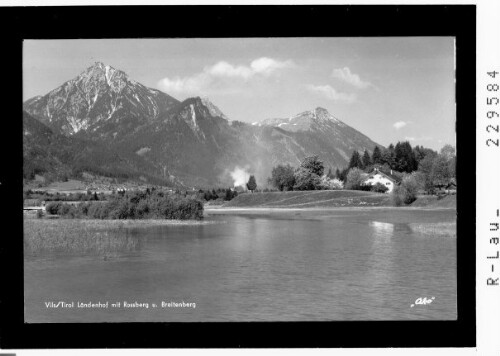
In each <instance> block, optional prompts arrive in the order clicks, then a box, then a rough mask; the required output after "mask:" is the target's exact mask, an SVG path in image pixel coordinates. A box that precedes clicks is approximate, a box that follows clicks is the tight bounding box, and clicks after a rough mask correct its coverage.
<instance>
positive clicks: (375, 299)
mask: <svg viewBox="0 0 500 356" xmlns="http://www.w3.org/2000/svg"><path fill="white" fill-rule="evenodd" d="M205 215H206V220H207V221H210V222H213V223H211V224H204V225H192V226H187V225H177V226H175V225H172V226H151V227H145V228H144V227H143V228H129V229H126V230H125V232H124V234H130V236H134V237H137V238H138V239H140V240H141V245H140V246H141V247H140V249H139V250H138V251H135V252H133V253H127V254H122V255H118V256H114V257H112V258H109V259H104V258H103V257H68V256H41V257H36V258H26V259H25V320H26V322H30V323H39V322H42V323H45V322H125V321H135V322H141V321H144V322H147V321H164V322H170V321H172V322H193V321H222V322H223V321H322V320H340V321H341V320H455V319H456V317H457V309H456V298H457V294H456V290H457V281H456V233H454V231H453V228H454V222H455V221H456V212H455V210H451V209H448V210H445V209H443V210H425V209H398V208H352V209H330V210H273V211H260V210H251V211H244V210H241V211H227V210H208V211H206V212H205ZM443 226H445V232H444V233H443V232H442V227H443ZM450 226H451V230H450ZM429 231H430V232H429ZM436 231H437V232H436ZM450 231H451V233H450ZM419 298H421V299H419ZM424 298H425V299H424ZM417 300H418V301H417ZM416 301H417V302H416ZM424 301H426V302H425V304H423V302H424ZM428 301H431V302H430V303H429V302H428ZM49 302H54V304H57V303H59V302H64V303H68V304H59V307H57V308H48V307H47V305H46V303H49ZM99 302H100V303H102V304H103V305H105V303H106V302H107V303H108V304H107V305H108V307H107V308H104V307H98V306H94V307H93V308H89V307H80V308H79V307H78V305H79V303H83V304H80V305H82V306H85V305H87V304H88V303H99ZM125 302H126V303H127V304H124V303H125ZM162 302H163V305H162ZM117 303H120V304H119V305H118V304H117ZM153 303H155V304H156V308H155V307H153ZM169 303H170V304H169ZM172 303H178V304H172ZM183 303H184V304H183ZM112 304H114V306H112ZM412 304H413V306H412ZM62 305H65V306H66V307H64V308H63V307H62ZM146 305H147V306H148V307H147V308H146ZM181 306H184V307H181ZM194 306H195V307H194Z"/></svg>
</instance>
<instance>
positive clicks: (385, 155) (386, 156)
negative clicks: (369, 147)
mask: <svg viewBox="0 0 500 356" xmlns="http://www.w3.org/2000/svg"><path fill="white" fill-rule="evenodd" d="M380 163H381V164H382V165H384V164H387V165H388V166H389V168H390V169H396V154H395V153H394V145H393V144H392V143H391V144H390V145H389V147H388V148H387V149H385V150H384V151H383V152H382V157H381V158H380Z"/></svg>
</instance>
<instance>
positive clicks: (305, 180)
mask: <svg viewBox="0 0 500 356" xmlns="http://www.w3.org/2000/svg"><path fill="white" fill-rule="evenodd" d="M268 182H269V184H271V185H272V186H273V187H275V188H276V189H278V190H280V191H289V190H324V189H342V188H343V184H342V182H341V181H340V180H338V179H336V178H334V177H332V174H331V170H330V172H329V173H328V174H325V166H324V164H323V162H322V161H321V160H320V159H319V157H318V156H317V155H315V156H309V157H306V158H304V160H303V161H302V162H301V163H300V166H299V167H297V168H294V167H292V166H290V165H289V164H287V165H278V166H276V167H274V168H273V169H272V171H271V177H270V178H269V179H268Z"/></svg>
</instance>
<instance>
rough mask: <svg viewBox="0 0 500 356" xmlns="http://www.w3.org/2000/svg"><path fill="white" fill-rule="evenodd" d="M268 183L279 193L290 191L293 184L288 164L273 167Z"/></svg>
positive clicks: (292, 175) (293, 179) (293, 178)
mask: <svg viewBox="0 0 500 356" xmlns="http://www.w3.org/2000/svg"><path fill="white" fill-rule="evenodd" d="M268 182H269V184H271V185H272V186H274V187H275V188H277V189H278V190H280V191H284V190H292V189H293V186H294V184H295V175H294V169H293V167H292V166H290V165H289V164H287V165H286V166H284V165H278V166H276V167H274V168H273V170H272V171H271V177H270V178H269V179H268Z"/></svg>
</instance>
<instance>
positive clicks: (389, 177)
mask: <svg viewBox="0 0 500 356" xmlns="http://www.w3.org/2000/svg"><path fill="white" fill-rule="evenodd" d="M377 174H380V175H381V176H383V177H385V178H387V179H389V180H391V181H392V182H393V183H399V182H401V178H399V177H397V176H396V175H394V174H389V173H384V172H382V171H380V170H378V169H376V170H374V171H373V172H372V173H370V174H369V175H368V177H367V178H366V179H369V178H371V177H373V176H375V175H377Z"/></svg>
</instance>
